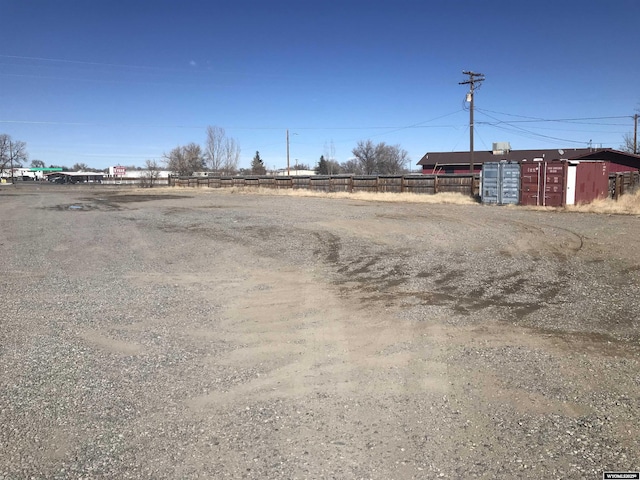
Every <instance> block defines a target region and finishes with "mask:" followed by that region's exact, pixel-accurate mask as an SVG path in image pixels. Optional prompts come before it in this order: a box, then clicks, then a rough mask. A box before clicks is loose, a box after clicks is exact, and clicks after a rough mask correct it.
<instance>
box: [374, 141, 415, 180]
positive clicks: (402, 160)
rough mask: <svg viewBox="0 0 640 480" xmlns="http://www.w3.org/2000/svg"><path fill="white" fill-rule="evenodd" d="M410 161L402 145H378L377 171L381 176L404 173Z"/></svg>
mask: <svg viewBox="0 0 640 480" xmlns="http://www.w3.org/2000/svg"><path fill="white" fill-rule="evenodd" d="M408 160H409V154H408V153H407V151H406V150H404V149H402V148H400V145H387V144H385V143H384V142H382V143H379V144H378V145H376V165H377V168H376V170H377V173H379V174H380V175H398V174H401V173H404V172H405V170H406V169H405V164H406V163H407V161H408Z"/></svg>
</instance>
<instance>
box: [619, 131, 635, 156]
mask: <svg viewBox="0 0 640 480" xmlns="http://www.w3.org/2000/svg"><path fill="white" fill-rule="evenodd" d="M622 141H623V142H624V143H623V144H622V145H620V150H622V151H623V152H627V153H636V152H637V151H638V150H637V148H638V147H637V145H636V142H635V141H634V137H633V134H632V133H625V134H624V136H623V137H622Z"/></svg>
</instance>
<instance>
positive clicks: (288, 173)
mask: <svg viewBox="0 0 640 480" xmlns="http://www.w3.org/2000/svg"><path fill="white" fill-rule="evenodd" d="M289 175H290V172H289V129H288V128H287V176H289Z"/></svg>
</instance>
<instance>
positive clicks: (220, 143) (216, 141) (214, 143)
mask: <svg viewBox="0 0 640 480" xmlns="http://www.w3.org/2000/svg"><path fill="white" fill-rule="evenodd" d="M224 139H225V131H224V128H222V127H216V126H208V127H207V141H206V143H205V147H204V161H205V163H206V165H207V168H208V169H209V170H211V171H212V172H219V171H220V170H222V166H223V161H224V158H223V150H224Z"/></svg>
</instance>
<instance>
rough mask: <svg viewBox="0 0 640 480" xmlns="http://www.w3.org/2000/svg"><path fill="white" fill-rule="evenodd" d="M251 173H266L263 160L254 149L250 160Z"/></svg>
mask: <svg viewBox="0 0 640 480" xmlns="http://www.w3.org/2000/svg"><path fill="white" fill-rule="evenodd" d="M251 173H253V174H254V175H266V173H267V169H266V168H265V166H264V162H263V161H262V159H261V158H260V152H258V151H256V155H255V156H254V157H253V161H252V162H251Z"/></svg>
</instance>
